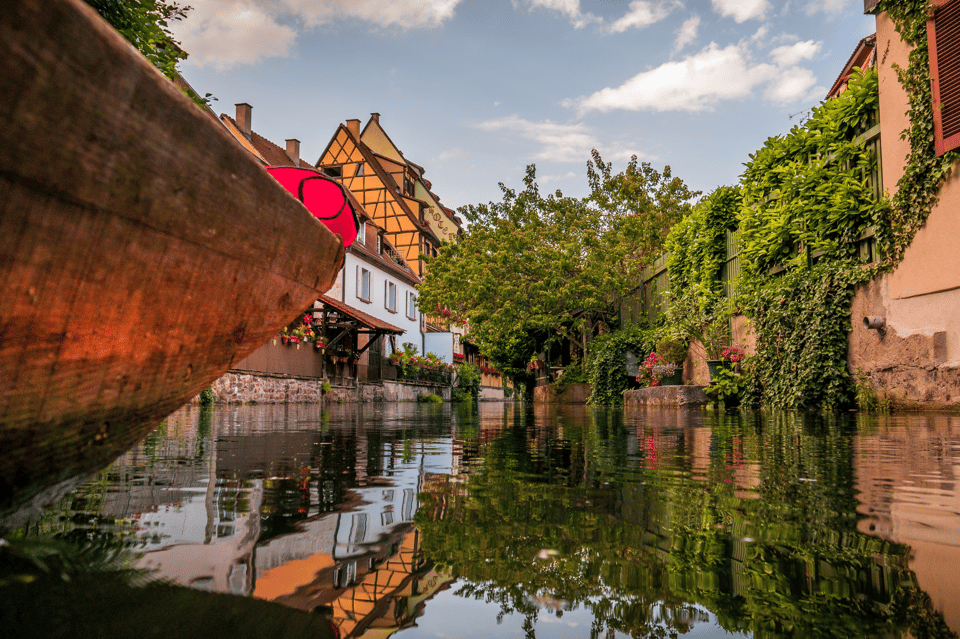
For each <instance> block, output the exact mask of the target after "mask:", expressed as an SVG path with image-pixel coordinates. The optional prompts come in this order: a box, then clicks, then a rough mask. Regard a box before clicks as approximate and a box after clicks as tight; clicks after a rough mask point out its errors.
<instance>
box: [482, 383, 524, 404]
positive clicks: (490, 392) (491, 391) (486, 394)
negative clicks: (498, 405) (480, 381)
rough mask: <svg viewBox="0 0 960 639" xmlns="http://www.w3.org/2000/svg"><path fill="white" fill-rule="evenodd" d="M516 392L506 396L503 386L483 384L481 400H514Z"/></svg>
mask: <svg viewBox="0 0 960 639" xmlns="http://www.w3.org/2000/svg"><path fill="white" fill-rule="evenodd" d="M515 397H516V394H513V395H511V396H510V397H506V396H505V395H504V394H503V388H497V387H494V386H481V387H480V397H479V399H480V401H481V402H504V401H506V402H512V401H514V398H515Z"/></svg>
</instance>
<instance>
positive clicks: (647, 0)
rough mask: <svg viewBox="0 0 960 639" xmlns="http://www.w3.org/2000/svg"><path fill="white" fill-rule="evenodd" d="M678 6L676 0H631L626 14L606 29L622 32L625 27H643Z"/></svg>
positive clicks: (668, 13)
mask: <svg viewBox="0 0 960 639" xmlns="http://www.w3.org/2000/svg"><path fill="white" fill-rule="evenodd" d="M678 6H680V3H679V2H676V0H670V1H667V0H661V2H653V1H652V0H633V2H631V3H630V9H629V11H627V14H626V15H625V16H623V17H622V18H620V19H619V20H617V21H616V22H614V23H613V24H611V25H610V26H609V27H608V31H610V32H612V33H623V32H624V31H626V30H627V29H633V28H636V29H643V28H644V27H649V26H650V25H651V24H656V23H657V22H660V21H661V20H663V19H664V18H666V17H667V16H668V15H670V12H671V11H673V10H674V9H676V8H677V7H678Z"/></svg>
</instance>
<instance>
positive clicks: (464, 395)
mask: <svg viewBox="0 0 960 639" xmlns="http://www.w3.org/2000/svg"><path fill="white" fill-rule="evenodd" d="M450 401H452V402H456V403H466V402H473V401H476V400H475V399H474V397H473V393H471V392H470V391H469V390H466V389H463V388H454V389H453V393H452V394H451V397H450Z"/></svg>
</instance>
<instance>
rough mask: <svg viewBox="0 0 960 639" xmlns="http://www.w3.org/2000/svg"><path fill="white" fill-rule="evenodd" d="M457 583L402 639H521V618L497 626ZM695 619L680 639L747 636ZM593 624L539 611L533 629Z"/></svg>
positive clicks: (579, 612)
mask: <svg viewBox="0 0 960 639" xmlns="http://www.w3.org/2000/svg"><path fill="white" fill-rule="evenodd" d="M459 583H460V582H454V583H453V584H451V588H450V590H445V591H443V592H441V593H439V594H437V596H436V597H434V598H433V599H432V600H431V601H430V603H429V604H428V606H429V611H428V614H426V615H424V616H423V617H420V618H419V619H417V627H416V628H410V629H407V630H404V631H403V633H402V635H401V636H402V637H403V639H428V638H430V639H433V638H435V639H491V637H498V638H499V637H525V636H526V634H525V631H524V629H523V627H522V626H523V620H524V617H523V615H521V614H516V613H514V614H509V615H505V616H504V617H503V622H502V623H500V624H498V623H497V619H496V617H497V615H496V611H495V610H493V609H491V607H490V606H489V605H487V604H485V603H484V602H482V601H475V600H473V599H466V598H464V597H460V596H457V595H456V594H455V593H456V591H457V588H458V586H459ZM691 608H693V609H695V610H696V612H697V614H698V615H704V616H706V617H707V618H708V621H705V622H704V621H697V622H694V623H693V625H692V627H691V628H690V630H688V631H687V632H686V633H685V634H682V635H680V636H682V637H704V638H714V637H717V638H719V637H749V636H750V635H748V634H741V633H729V632H726V631H725V630H724V629H723V628H720V627H719V626H718V625H717V623H716V617H714V616H713V615H712V614H710V612H709V611H708V610H707V609H706V608H703V607H702V606H691ZM592 624H593V614H592V613H591V612H590V610H588V609H586V608H585V607H583V606H578V607H577V609H576V610H570V611H564V612H563V616H562V617H558V616H557V615H556V613H555V612H553V611H548V610H543V609H541V610H540V614H539V615H538V618H537V622H536V624H534V628H535V630H536V632H537V636H538V637H542V638H544V639H546V638H548V637H549V638H550V639H554V638H556V639H583V638H584V637H589V636H590V627H591V625H592ZM601 636H602V637H603V638H604V639H606V638H607V637H611V636H612V637H616V638H617V639H629V637H630V635H628V634H625V633H622V632H614V634H613V635H607V634H606V633H605V632H604V633H603V634H601Z"/></svg>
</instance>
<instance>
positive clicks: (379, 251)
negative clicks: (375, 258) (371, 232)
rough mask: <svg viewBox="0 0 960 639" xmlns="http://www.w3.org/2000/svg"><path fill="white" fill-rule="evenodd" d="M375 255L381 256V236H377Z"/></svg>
mask: <svg viewBox="0 0 960 639" xmlns="http://www.w3.org/2000/svg"><path fill="white" fill-rule="evenodd" d="M377 255H383V236H382V235H377Z"/></svg>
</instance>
